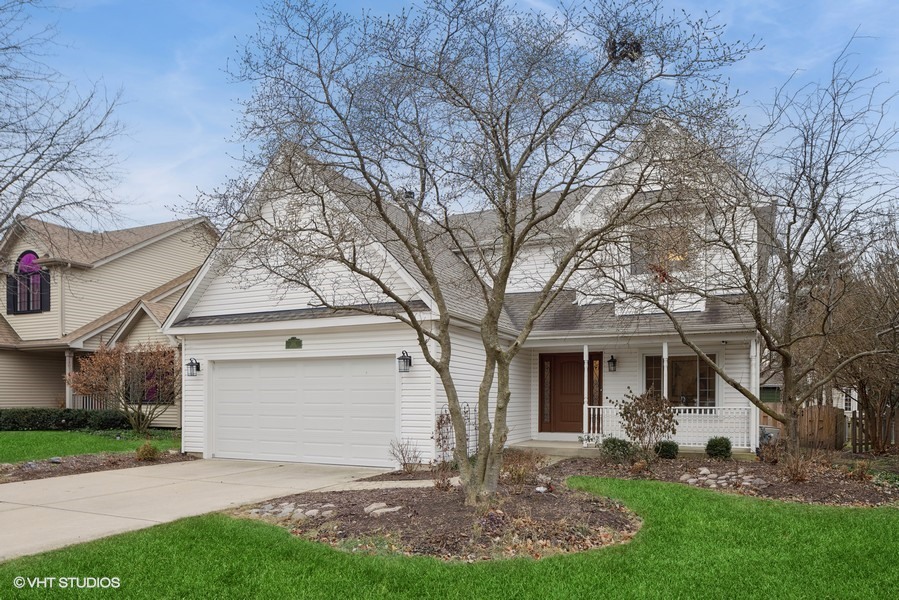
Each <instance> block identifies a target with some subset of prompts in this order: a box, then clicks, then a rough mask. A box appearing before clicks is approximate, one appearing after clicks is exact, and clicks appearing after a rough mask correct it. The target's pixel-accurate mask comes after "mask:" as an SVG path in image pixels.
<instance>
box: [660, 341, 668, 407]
mask: <svg viewBox="0 0 899 600" xmlns="http://www.w3.org/2000/svg"><path fill="white" fill-rule="evenodd" d="M659 394H660V395H661V396H662V398H667V397H668V342H662V389H661V390H659Z"/></svg>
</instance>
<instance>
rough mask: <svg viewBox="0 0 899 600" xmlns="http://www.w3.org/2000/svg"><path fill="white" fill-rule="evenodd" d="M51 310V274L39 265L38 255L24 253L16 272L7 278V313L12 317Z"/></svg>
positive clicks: (17, 263)
mask: <svg viewBox="0 0 899 600" xmlns="http://www.w3.org/2000/svg"><path fill="white" fill-rule="evenodd" d="M48 310H50V272H49V271H46V270H44V269H42V268H41V266H40V265H39V264H38V263H37V254H36V253H35V252H32V251H31V250H29V251H27V252H23V253H22V255H21V256H20V257H19V260H17V261H16V268H15V272H14V273H13V274H12V275H9V276H7V278H6V312H7V314H11V315H20V314H28V313H39V312H45V311H48Z"/></svg>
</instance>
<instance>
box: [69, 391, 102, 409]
mask: <svg viewBox="0 0 899 600" xmlns="http://www.w3.org/2000/svg"><path fill="white" fill-rule="evenodd" d="M72 408H77V409H79V410H102V409H104V408H108V407H107V406H106V403H105V402H103V399H102V398H95V397H94V396H82V395H81V394H73V395H72Z"/></svg>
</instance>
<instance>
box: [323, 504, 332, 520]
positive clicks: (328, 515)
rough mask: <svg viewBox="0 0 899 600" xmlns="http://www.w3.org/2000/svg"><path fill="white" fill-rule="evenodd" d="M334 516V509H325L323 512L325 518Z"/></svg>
mask: <svg viewBox="0 0 899 600" xmlns="http://www.w3.org/2000/svg"><path fill="white" fill-rule="evenodd" d="M331 506H334V505H333V504H332V505H331ZM333 516H334V511H333V510H326V511H324V512H323V513H322V517H324V518H326V519H327V518H330V517H333Z"/></svg>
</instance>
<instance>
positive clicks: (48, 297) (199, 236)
mask: <svg viewBox="0 0 899 600" xmlns="http://www.w3.org/2000/svg"><path fill="white" fill-rule="evenodd" d="M216 239H217V235H216V232H215V230H214V229H213V228H212V227H211V226H210V225H209V223H208V221H207V220H205V219H199V218H197V219H187V220H180V221H171V222H167V223H158V224H155V225H147V226H144V227H134V228H130V229H121V230H115V231H105V232H85V231H78V230H75V229H71V228H68V227H62V226H60V225H55V224H52V223H48V222H45V221H41V220H38V219H33V218H32V219H22V220H20V221H18V222H16V223H15V224H14V225H13V226H12V227H10V229H9V230H8V231H7V233H6V235H5V236H4V238H3V240H2V241H0V254H2V257H3V267H4V270H5V273H6V283H7V288H6V289H7V303H6V311H5V314H3V315H2V317H0V408H9V407H40V406H46V407H57V406H66V407H70V408H90V407H91V406H92V401H91V399H90V398H85V397H80V396H77V395H76V394H74V392H73V390H72V389H71V388H70V387H69V386H68V385H66V382H65V377H64V376H65V374H66V373H68V372H71V371H73V370H75V369H77V368H78V362H79V358H81V357H83V356H85V355H87V354H89V353H91V352H93V351H95V350H96V349H97V348H99V347H100V345H101V344H110V343H113V342H114V341H116V340H119V341H127V342H129V343H132V342H134V343H136V342H137V341H141V340H145V339H146V340H150V339H153V340H155V339H160V340H171V338H167V337H165V336H162V337H159V336H158V335H157V334H155V333H150V332H148V329H150V326H149V325H150V323H155V324H156V328H157V330H158V324H159V323H160V322H161V321H163V320H164V319H165V316H166V314H167V313H168V311H169V310H171V307H172V306H174V304H175V303H176V302H177V300H178V298H179V297H180V296H181V293H182V292H183V291H184V289H185V288H186V287H187V285H188V284H189V283H190V280H191V278H192V277H193V276H194V274H195V273H196V271H197V268H198V266H199V265H200V264H201V263H202V262H203V260H204V258H205V257H206V254H207V253H208V251H209V248H211V246H212V245H213V244H214V243H215V240H216ZM123 323H125V324H126V325H127V326H128V327H127V329H126V330H124V331H122V332H121V333H120V334H119V335H118V337H117V338H115V337H114V335H115V334H116V332H117V331H118V330H119V328H120V325H122V324H123ZM157 333H158V331H157ZM157 425H160V426H171V427H177V426H179V425H180V407H172V408H171V409H170V410H168V411H166V412H165V414H164V415H162V416H161V417H160V419H158V420H157Z"/></svg>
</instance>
